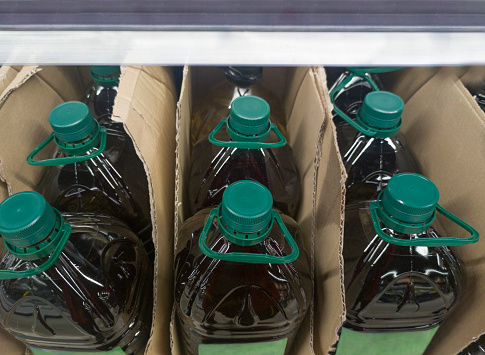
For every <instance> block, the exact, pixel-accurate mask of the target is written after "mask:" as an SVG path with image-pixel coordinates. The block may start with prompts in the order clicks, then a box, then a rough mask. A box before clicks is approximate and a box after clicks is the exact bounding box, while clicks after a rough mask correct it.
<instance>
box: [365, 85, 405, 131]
mask: <svg viewBox="0 0 485 355" xmlns="http://www.w3.org/2000/svg"><path fill="white" fill-rule="evenodd" d="M403 110H404V102H403V101H402V99H401V98H400V97H399V96H397V95H394V94H393V93H390V92H387V91H373V92H370V93H368V94H367V95H366V96H365V98H364V102H363V103H362V106H361V108H360V109H359V113H358V114H359V117H360V119H361V120H362V121H363V122H364V123H366V124H367V125H369V126H371V127H373V128H377V129H389V128H394V127H396V126H398V125H399V123H400V122H401V115H402V111H403Z"/></svg>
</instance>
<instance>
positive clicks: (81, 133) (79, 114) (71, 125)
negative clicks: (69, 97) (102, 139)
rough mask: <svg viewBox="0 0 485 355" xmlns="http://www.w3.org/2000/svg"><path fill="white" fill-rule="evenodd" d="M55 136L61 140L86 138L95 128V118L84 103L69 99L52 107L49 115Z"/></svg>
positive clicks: (71, 140)
mask: <svg viewBox="0 0 485 355" xmlns="http://www.w3.org/2000/svg"><path fill="white" fill-rule="evenodd" d="M49 123H50V124H51V126H52V129H53V131H54V134H55V135H56V138H58V139H59V140H61V141H63V142H77V141H80V140H83V139H86V138H87V137H88V136H89V135H90V134H93V133H94V132H96V130H97V128H98V127H97V125H96V120H95V119H94V118H93V116H92V115H91V112H89V108H88V106H87V105H86V104H83V103H82V102H79V101H69V102H65V103H63V104H60V105H59V106H57V107H56V108H54V109H53V110H52V111H51V113H50V115H49Z"/></svg>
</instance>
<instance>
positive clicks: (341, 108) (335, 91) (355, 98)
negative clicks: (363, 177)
mask: <svg viewBox="0 0 485 355" xmlns="http://www.w3.org/2000/svg"><path fill="white" fill-rule="evenodd" d="M397 69H400V68H389V67H380V68H370V67H368V68H338V67H337V68H332V67H329V68H326V72H327V81H328V82H329V83H333V84H332V85H331V86H330V97H331V100H332V103H333V105H334V111H333V122H334V123H335V126H336V129H337V143H338V146H339V150H340V153H341V155H342V156H344V155H345V153H346V152H347V151H348V149H349V148H350V146H351V145H352V142H353V140H354V137H355V129H354V128H353V127H352V126H351V125H350V124H349V123H348V122H347V120H345V119H343V118H342V117H341V116H342V114H341V113H342V112H343V113H344V114H345V115H347V116H348V117H349V118H350V119H352V120H355V118H356V115H357V111H358V110H359V109H360V107H361V106H362V103H363V101H364V97H365V96H366V95H367V94H368V93H370V92H373V91H380V90H384V84H383V83H382V81H381V80H380V78H379V76H378V74H379V73H386V72H390V71H394V70H397Z"/></svg>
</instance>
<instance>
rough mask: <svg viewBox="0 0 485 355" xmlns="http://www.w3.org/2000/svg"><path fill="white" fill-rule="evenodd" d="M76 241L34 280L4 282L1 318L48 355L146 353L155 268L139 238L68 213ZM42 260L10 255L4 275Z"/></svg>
mask: <svg viewBox="0 0 485 355" xmlns="http://www.w3.org/2000/svg"><path fill="white" fill-rule="evenodd" d="M64 218H65V221H66V222H68V223H69V224H71V226H72V232H71V235H70V237H69V239H68V241H67V243H66V245H65V247H64V249H63V251H62V253H61V255H60V256H59V258H58V259H57V260H56V262H55V264H54V265H53V266H52V267H50V268H49V269H47V270H46V271H44V272H42V273H40V274H38V275H35V276H30V277H25V278H18V279H11V280H1V281H0V318H1V323H2V326H4V327H5V328H6V329H7V330H8V331H9V332H10V333H11V334H12V335H14V336H15V337H16V338H17V339H19V340H21V341H22V342H24V343H25V344H27V346H29V347H31V348H34V349H40V350H46V351H68V352H77V351H79V352H83V351H92V352H95V351H108V350H111V349H114V348H117V347H121V348H122V349H123V351H124V352H125V353H126V354H127V355H132V354H134V355H135V354H136V355H139V354H143V353H144V349H145V346H146V342H147V341H148V338H149V335H150V329H151V320H152V297H153V296H152V284H153V277H152V273H153V271H152V268H151V266H150V262H149V260H148V257H147V255H146V252H145V250H144V249H143V247H142V245H141V243H140V241H139V240H138V238H137V237H136V235H135V234H134V233H133V232H132V231H131V230H130V229H129V228H128V227H127V226H126V225H125V224H123V223H121V222H120V221H119V220H117V219H115V218H112V217H107V216H99V215H89V214H84V215H81V214H64ZM44 261H45V259H40V260H31V261H29V260H21V259H18V258H17V257H16V256H15V255H14V254H11V253H10V252H7V253H6V254H4V255H3V258H2V261H1V263H0V268H1V269H8V270H27V269H31V268H33V267H35V266H37V265H39V264H42V263H43V262H44Z"/></svg>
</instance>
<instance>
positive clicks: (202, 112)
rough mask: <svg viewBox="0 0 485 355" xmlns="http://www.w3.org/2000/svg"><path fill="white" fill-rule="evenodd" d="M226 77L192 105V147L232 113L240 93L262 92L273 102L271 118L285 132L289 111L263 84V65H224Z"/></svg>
mask: <svg viewBox="0 0 485 355" xmlns="http://www.w3.org/2000/svg"><path fill="white" fill-rule="evenodd" d="M222 70H223V71H224V74H225V75H226V80H224V81H222V82H220V83H218V84H216V85H214V86H213V87H212V88H210V90H209V92H208V94H207V95H204V96H202V97H201V98H200V99H199V100H197V101H196V102H195V103H194V106H193V108H192V122H191V127H190V137H191V139H190V141H191V145H190V146H191V147H193V146H194V145H195V144H196V143H197V142H198V141H199V140H200V139H201V138H204V137H206V136H208V135H209V133H210V132H211V131H212V130H213V129H214V128H215V127H216V126H217V124H218V123H219V122H220V121H221V120H222V119H223V118H225V117H227V116H229V110H230V107H231V103H232V101H233V100H234V99H236V98H238V97H241V96H247V95H252V96H259V97H261V98H263V99H264V100H266V101H267V102H268V103H269V105H270V106H271V122H273V123H275V124H276V126H277V127H278V129H279V130H280V132H282V133H283V135H285V136H286V115H285V110H284V107H283V104H282V102H281V101H280V100H279V99H278V97H277V96H276V95H275V94H274V93H272V92H271V91H269V90H268V89H266V88H265V87H264V85H263V84H262V81H263V68H261V67H224V68H222Z"/></svg>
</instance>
